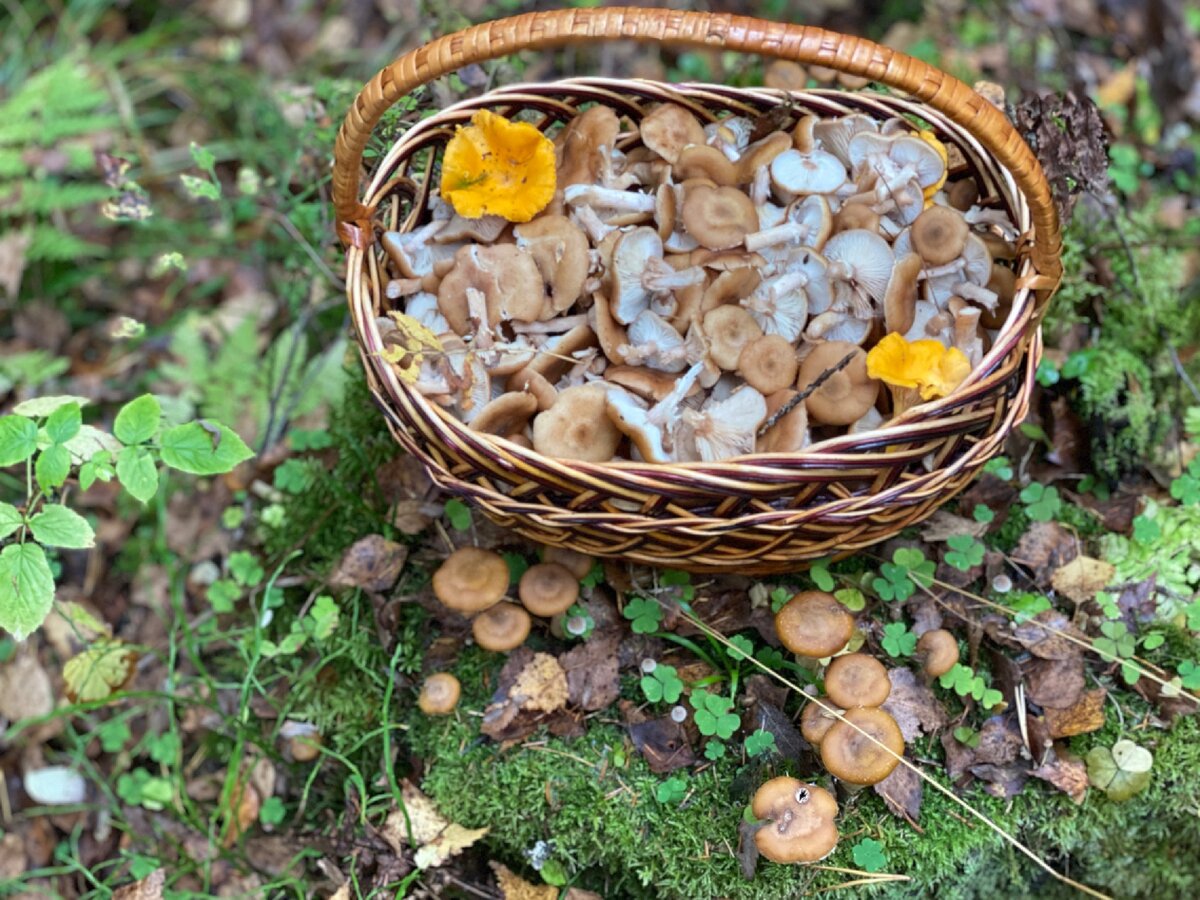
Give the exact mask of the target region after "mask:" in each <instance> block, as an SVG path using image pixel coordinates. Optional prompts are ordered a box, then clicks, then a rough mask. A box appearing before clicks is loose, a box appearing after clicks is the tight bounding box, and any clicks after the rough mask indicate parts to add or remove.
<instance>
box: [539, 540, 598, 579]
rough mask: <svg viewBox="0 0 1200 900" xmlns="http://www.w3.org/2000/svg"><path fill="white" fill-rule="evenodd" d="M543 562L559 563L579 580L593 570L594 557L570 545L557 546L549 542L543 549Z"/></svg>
mask: <svg viewBox="0 0 1200 900" xmlns="http://www.w3.org/2000/svg"><path fill="white" fill-rule="evenodd" d="M542 562H548V563H558V565H560V566H562V567H563V568H564V569H566V570H567V571H568V572H570V573H571V574H572V575H574V576H575V578H576V580H579V579H582V578H584V577H585V576H586V575H587V573H588V572H590V571H592V563H593V559H592V558H591V557H590V556H588V555H587V554H586V553H580V552H579V551H578V550H572V549H571V548H570V547H556V546H553V545H551V544H547V545H546V546H545V548H544V549H543V550H542Z"/></svg>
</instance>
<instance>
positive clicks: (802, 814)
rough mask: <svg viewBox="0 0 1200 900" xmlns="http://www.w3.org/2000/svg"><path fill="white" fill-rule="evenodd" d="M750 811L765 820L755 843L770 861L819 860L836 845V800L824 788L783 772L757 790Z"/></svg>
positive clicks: (755, 836) (755, 834) (757, 833)
mask: <svg viewBox="0 0 1200 900" xmlns="http://www.w3.org/2000/svg"><path fill="white" fill-rule="evenodd" d="M750 810H751V812H753V813H754V817H755V818H756V819H762V820H765V821H766V824H765V825H763V826H762V827H761V828H759V829H758V831H756V832H755V833H754V845H755V846H756V847H757V848H758V852H759V853H761V854H762V855H763V856H765V857H766V858H767V859H769V860H771V862H777V863H802V862H804V863H807V862H816V861H817V860H820V859H824V858H825V857H826V856H828V855H829V854H830V853H832V852H833V849H834V847H836V846H837V842H838V830H837V826H836V825H835V824H834V821H833V820H834V819H835V818H836V817H837V813H838V805H837V800H835V799H834V798H833V795H832V794H831V793H829V791H827V790H825V789H824V788H819V787H817V786H815V785H812V784H805V783H804V782H803V781H798V780H797V779H795V778H789V777H788V776H786V775H781V776H779V777H778V778H772V779H771V780H770V781H768V782H767V783H766V784H764V785H763V786H762V787H760V788H759V789H758V790H757V791H756V792H755V794H754V799H753V800H752V801H751V804H750Z"/></svg>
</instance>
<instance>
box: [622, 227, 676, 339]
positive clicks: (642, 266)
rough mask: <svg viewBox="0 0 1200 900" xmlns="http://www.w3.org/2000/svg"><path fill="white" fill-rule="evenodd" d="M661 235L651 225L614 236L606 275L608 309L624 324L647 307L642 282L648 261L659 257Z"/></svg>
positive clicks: (661, 250) (645, 291)
mask: <svg viewBox="0 0 1200 900" xmlns="http://www.w3.org/2000/svg"><path fill="white" fill-rule="evenodd" d="M662 255H663V245H662V238H660V237H659V236H658V232H656V231H655V230H654V229H653V228H649V227H647V226H644V225H643V226H641V227H640V228H634V229H633V230H632V231H628V232H626V233H624V234H622V235H621V236H620V237H619V238H617V243H616V245H615V246H614V247H613V255H612V265H611V266H610V267H609V277H610V278H611V279H612V296H611V298H610V304H609V306H610V311H611V313H612V316H613V318H614V319H616V320H617V321H618V322H620V323H621V324H622V325H628V324H629V323H630V322H632V321H633V320H634V319H636V318H637V317H638V316H639V315H641V313H643V312H645V311H646V309H648V308H649V306H650V292H649V291H648V290H647V289H646V287H645V285H644V284H643V283H642V276H643V275H645V273H646V269H647V267H648V263H649V262H650V260H652V259H662Z"/></svg>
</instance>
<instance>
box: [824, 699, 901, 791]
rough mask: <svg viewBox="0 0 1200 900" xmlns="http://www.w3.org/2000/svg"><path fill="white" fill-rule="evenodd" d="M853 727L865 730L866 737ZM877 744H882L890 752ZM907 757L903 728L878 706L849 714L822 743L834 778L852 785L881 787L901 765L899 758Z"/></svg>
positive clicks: (826, 761) (825, 764)
mask: <svg viewBox="0 0 1200 900" xmlns="http://www.w3.org/2000/svg"><path fill="white" fill-rule="evenodd" d="M853 726H857V728H861V729H862V731H865V732H866V734H865V735H864V734H862V733H861V732H859V731H858V730H857V729H856V728H855V727H853ZM867 735H870V736H871V737H873V738H875V740H874V741H873V740H871V738H870V737H867ZM875 741H879V742H880V743H882V744H883V745H884V747H886V748H887V750H885V749H884V747H880V746H879V744H877V743H875ZM888 750H891V751H892V752H891V753H889V752H888ZM903 755H904V736H903V735H902V734H901V733H900V726H899V725H897V724H896V720H895V719H893V718H892V717H891V716H890V715H888V714H887V713H886V712H884V711H883V710H882V709H879V708H878V707H874V706H864V707H860V708H858V709H848V710H846V713H845V721H842V720H838V721H837V722H834V723H833V727H832V728H830V729H829V731H828V732H827V733H826V734H825V739H824V740H822V741H821V762H822V764H823V765H824V766H825V768H826V769H828V770H829V773H830V774H831V775H833V776H834V777H835V778H840V779H841V780H842V781H845V782H846V783H848V784H878V783H879V782H881V781H883V779H885V778H887V777H888V776H889V775H891V774H892V771H893V770H894V769H895V768H896V766H898V765H900V759H899V757H901V756H903Z"/></svg>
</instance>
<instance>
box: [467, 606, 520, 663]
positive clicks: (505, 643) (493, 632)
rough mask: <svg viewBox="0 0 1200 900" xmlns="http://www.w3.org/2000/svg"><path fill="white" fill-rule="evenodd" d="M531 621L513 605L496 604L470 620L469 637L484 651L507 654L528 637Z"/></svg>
mask: <svg viewBox="0 0 1200 900" xmlns="http://www.w3.org/2000/svg"><path fill="white" fill-rule="evenodd" d="M531 625H532V620H531V619H530V618H529V613H527V612H526V611H525V610H524V609H522V608H521V607H519V606H517V604H515V603H497V604H496V605H495V606H492V607H489V608H488V609H486V610H484V611H483V612H481V613H480V614H479V615H477V616H476V617H475V618H474V619H472V620H471V635H472V636H473V637H474V638H475V643H477V644H478V645H479V646H480V647H482V648H483V649H484V650H495V651H497V652H499V653H507V652H508V651H509V650H516V649H517V648H518V647H520V646H521V645H522V644H523V643H525V638H527V637H529V629H530V627H531Z"/></svg>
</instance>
